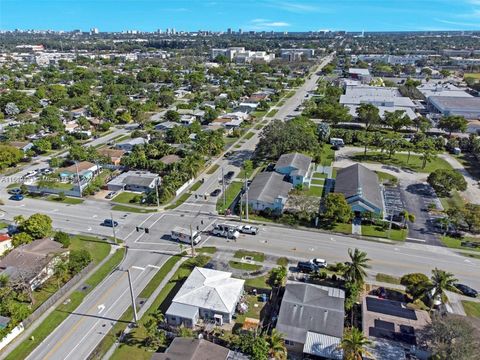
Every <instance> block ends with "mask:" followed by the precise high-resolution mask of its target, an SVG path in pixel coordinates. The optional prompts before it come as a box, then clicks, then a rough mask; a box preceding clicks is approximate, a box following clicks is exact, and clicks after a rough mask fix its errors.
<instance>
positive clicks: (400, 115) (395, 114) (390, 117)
mask: <svg viewBox="0 0 480 360" xmlns="http://www.w3.org/2000/svg"><path fill="white" fill-rule="evenodd" d="M385 124H386V125H387V126H389V127H390V128H392V130H393V131H395V132H398V131H400V130H401V129H402V128H404V127H407V126H411V125H412V120H410V118H409V117H408V115H407V114H406V113H405V111H404V110H395V111H392V112H390V111H386V112H385Z"/></svg>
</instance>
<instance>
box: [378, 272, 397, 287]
mask: <svg viewBox="0 0 480 360" xmlns="http://www.w3.org/2000/svg"><path fill="white" fill-rule="evenodd" d="M375 280H377V281H380V282H385V283H389V284H396V285H399V284H400V279H399V278H398V277H395V276H391V275H388V274H382V273H378V274H377V275H376V276H375Z"/></svg>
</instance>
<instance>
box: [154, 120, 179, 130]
mask: <svg viewBox="0 0 480 360" xmlns="http://www.w3.org/2000/svg"><path fill="white" fill-rule="evenodd" d="M177 126H180V124H179V123H177V122H174V121H164V122H162V123H160V124H157V125H155V130H158V131H167V130H170V129H173V128H174V127H177Z"/></svg>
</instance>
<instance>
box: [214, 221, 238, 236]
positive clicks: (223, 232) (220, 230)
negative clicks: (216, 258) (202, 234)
mask: <svg viewBox="0 0 480 360" xmlns="http://www.w3.org/2000/svg"><path fill="white" fill-rule="evenodd" d="M212 235H215V236H221V237H224V238H227V239H234V240H237V239H238V237H239V236H240V233H239V232H238V229H237V226H235V225H230V224H216V225H215V226H214V228H213V229H212Z"/></svg>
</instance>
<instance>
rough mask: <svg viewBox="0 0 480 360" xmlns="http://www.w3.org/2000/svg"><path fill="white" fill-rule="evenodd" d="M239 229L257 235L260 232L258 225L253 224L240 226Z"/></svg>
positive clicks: (244, 232)
mask: <svg viewBox="0 0 480 360" xmlns="http://www.w3.org/2000/svg"><path fill="white" fill-rule="evenodd" d="M239 230H240V232H241V233H243V234H251V235H257V234H258V228H257V227H256V226H252V225H243V226H240V229H239Z"/></svg>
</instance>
